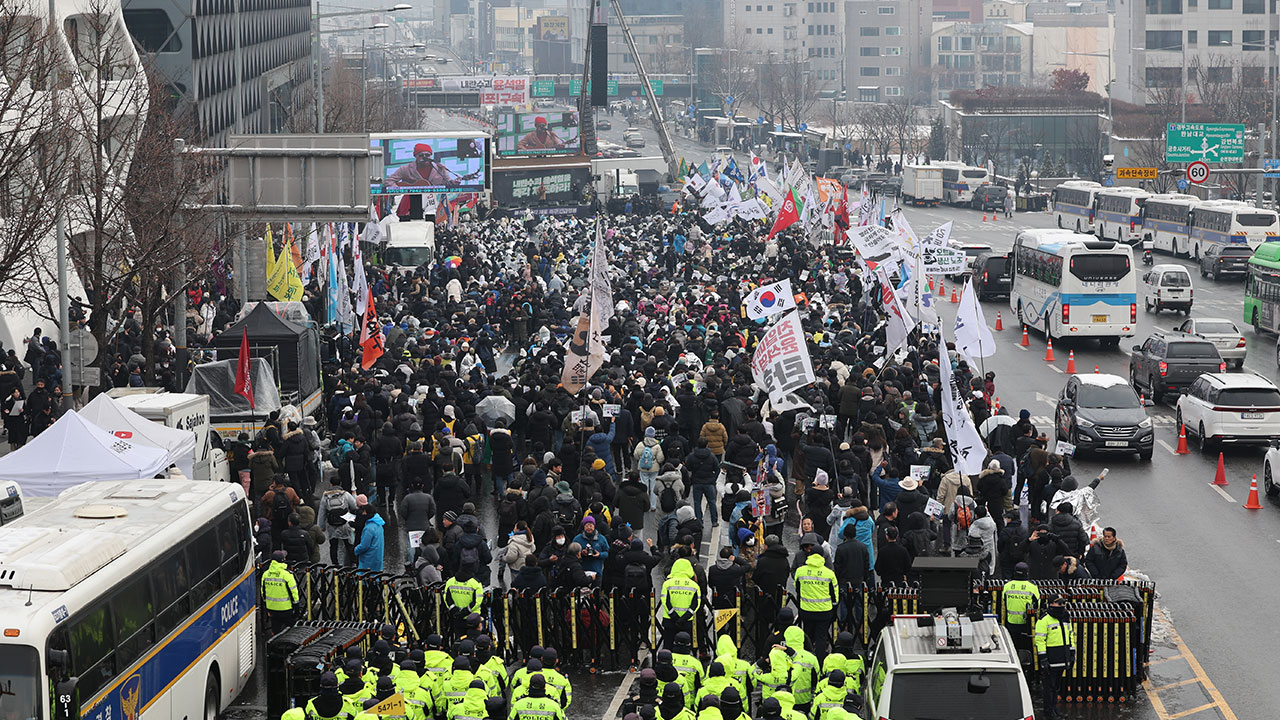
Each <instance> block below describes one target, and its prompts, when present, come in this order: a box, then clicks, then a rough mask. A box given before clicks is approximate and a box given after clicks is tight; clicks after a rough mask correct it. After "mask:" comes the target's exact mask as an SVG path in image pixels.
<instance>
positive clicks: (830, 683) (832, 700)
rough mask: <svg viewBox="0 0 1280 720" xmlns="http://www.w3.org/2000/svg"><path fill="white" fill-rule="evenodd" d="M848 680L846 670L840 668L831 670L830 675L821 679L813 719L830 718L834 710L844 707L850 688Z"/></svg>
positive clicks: (814, 702)
mask: <svg viewBox="0 0 1280 720" xmlns="http://www.w3.org/2000/svg"><path fill="white" fill-rule="evenodd" d="M848 682H849V681H848V679H847V678H845V675H844V671H843V670H839V669H836V670H833V671H831V674H830V675H828V676H827V677H824V678H822V679H821V680H819V681H818V687H817V690H816V691H815V692H814V696H813V708H812V709H811V710H810V711H809V717H810V718H812V719H813V720H829V718H830V713H831V711H832V710H834V709H835V708H842V707H844V698H845V695H846V694H848V692H849V690H850V688H848V687H846V685H847V684H848Z"/></svg>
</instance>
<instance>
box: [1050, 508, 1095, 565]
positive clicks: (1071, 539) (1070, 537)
mask: <svg viewBox="0 0 1280 720" xmlns="http://www.w3.org/2000/svg"><path fill="white" fill-rule="evenodd" d="M1049 532H1051V533H1053V534H1054V535H1057V536H1058V537H1059V538H1062V542H1064V543H1066V545H1067V552H1066V554H1067V555H1074V556H1075V557H1080V556H1081V555H1083V554H1084V551H1085V550H1087V549H1089V533H1087V532H1085V530H1084V524H1083V523H1081V522H1080V518H1078V517H1076V516H1075V515H1072V514H1071V513H1064V512H1059V513H1054V515H1053V517H1051V518H1049Z"/></svg>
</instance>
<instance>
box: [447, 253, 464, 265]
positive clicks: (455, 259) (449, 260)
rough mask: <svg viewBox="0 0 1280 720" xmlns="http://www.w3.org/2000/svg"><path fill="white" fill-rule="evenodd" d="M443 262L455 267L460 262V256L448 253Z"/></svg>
mask: <svg viewBox="0 0 1280 720" xmlns="http://www.w3.org/2000/svg"><path fill="white" fill-rule="evenodd" d="M444 264H445V266H447V267H449V268H456V267H458V266H459V265H461V264H462V258H460V257H458V256H457V255H450V256H449V257H447V258H445V259H444Z"/></svg>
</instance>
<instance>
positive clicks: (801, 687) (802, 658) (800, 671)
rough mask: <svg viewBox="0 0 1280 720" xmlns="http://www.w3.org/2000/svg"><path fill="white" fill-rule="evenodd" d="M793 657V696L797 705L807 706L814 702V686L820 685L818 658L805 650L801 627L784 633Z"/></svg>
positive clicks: (791, 628) (791, 680)
mask: <svg viewBox="0 0 1280 720" xmlns="http://www.w3.org/2000/svg"><path fill="white" fill-rule="evenodd" d="M782 637H783V639H784V640H785V641H786V643H787V649H789V650H791V651H792V655H791V674H790V678H789V679H790V682H791V694H792V695H795V698H796V704H797V705H807V704H809V702H810V701H812V700H813V686H814V685H816V684H817V683H818V670H819V667H820V666H819V664H818V658H817V656H815V655H814V654H813V653H811V652H809V651H808V650H805V649H804V630H802V629H801V628H800V626H799V625H791V626H790V627H788V628H787V629H786V630H783V631H782Z"/></svg>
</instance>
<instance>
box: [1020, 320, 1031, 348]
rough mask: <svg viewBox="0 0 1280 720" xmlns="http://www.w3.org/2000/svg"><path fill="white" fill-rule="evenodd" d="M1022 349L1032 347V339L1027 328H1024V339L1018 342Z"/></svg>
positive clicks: (1024, 326)
mask: <svg viewBox="0 0 1280 720" xmlns="http://www.w3.org/2000/svg"><path fill="white" fill-rule="evenodd" d="M1018 344H1019V345H1021V346H1022V347H1031V338H1029V337H1027V326H1026V325H1025V324H1024V325H1023V326H1022V339H1021V340H1019V341H1018Z"/></svg>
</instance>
